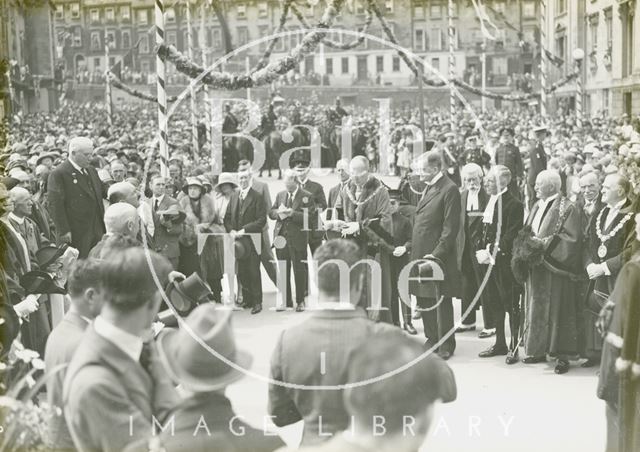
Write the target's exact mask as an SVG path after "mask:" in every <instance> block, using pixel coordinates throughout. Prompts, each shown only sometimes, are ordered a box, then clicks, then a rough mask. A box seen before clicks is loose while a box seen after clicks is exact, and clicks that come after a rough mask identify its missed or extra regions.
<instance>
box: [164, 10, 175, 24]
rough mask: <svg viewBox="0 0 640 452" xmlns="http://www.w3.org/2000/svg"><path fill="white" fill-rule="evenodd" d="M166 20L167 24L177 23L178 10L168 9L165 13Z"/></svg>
mask: <svg viewBox="0 0 640 452" xmlns="http://www.w3.org/2000/svg"><path fill="white" fill-rule="evenodd" d="M164 18H165V20H166V21H167V22H169V23H171V22H175V21H176V10H175V9H173V8H167V9H166V11H165V12H164Z"/></svg>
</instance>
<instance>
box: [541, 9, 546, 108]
mask: <svg viewBox="0 0 640 452" xmlns="http://www.w3.org/2000/svg"><path fill="white" fill-rule="evenodd" d="M546 16H547V2H546V0H540V116H542V117H543V118H546V117H547V56H546V55H545V52H544V49H545V45H546V43H547V17H546Z"/></svg>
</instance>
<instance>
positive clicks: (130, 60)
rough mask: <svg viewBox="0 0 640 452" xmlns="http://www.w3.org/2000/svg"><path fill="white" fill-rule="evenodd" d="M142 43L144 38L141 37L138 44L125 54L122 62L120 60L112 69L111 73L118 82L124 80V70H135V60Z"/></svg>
mask: <svg viewBox="0 0 640 452" xmlns="http://www.w3.org/2000/svg"><path fill="white" fill-rule="evenodd" d="M141 42H142V37H140V38H139V39H138V42H136V43H135V45H134V46H133V47H131V48H130V49H129V51H128V52H127V53H125V55H124V56H123V57H122V59H121V60H118V62H116V64H114V65H113V66H112V67H111V69H110V72H111V73H112V74H113V75H115V76H116V77H117V78H118V80H121V79H122V70H123V69H124V68H129V70H131V69H132V68H133V66H134V64H135V59H134V58H135V56H136V55H137V54H138V47H139V46H140V43H141Z"/></svg>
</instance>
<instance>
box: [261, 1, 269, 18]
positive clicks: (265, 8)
mask: <svg viewBox="0 0 640 452" xmlns="http://www.w3.org/2000/svg"><path fill="white" fill-rule="evenodd" d="M268 15H269V9H268V6H267V2H260V3H258V17H267V16H268Z"/></svg>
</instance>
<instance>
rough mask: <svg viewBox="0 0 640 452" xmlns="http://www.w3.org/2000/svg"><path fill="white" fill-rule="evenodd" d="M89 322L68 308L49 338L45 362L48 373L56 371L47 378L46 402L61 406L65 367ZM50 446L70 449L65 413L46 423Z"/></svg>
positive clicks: (70, 442)
mask: <svg viewBox="0 0 640 452" xmlns="http://www.w3.org/2000/svg"><path fill="white" fill-rule="evenodd" d="M88 325H89V323H88V322H87V321H86V320H85V319H83V318H82V317H80V315H78V313H76V312H74V311H69V312H67V314H66V315H65V316H64V318H63V319H62V321H61V322H60V323H59V324H58V326H56V327H55V328H54V329H53V331H51V334H50V335H49V338H48V339H47V346H46V348H45V352H44V364H45V369H47V372H55V373H53V374H52V375H51V376H50V377H49V378H48V379H47V403H49V405H51V406H55V407H58V408H60V409H62V408H63V404H62V389H63V385H64V378H65V375H66V374H67V367H65V366H66V365H68V364H69V363H70V362H71V358H73V355H74V353H75V352H76V349H77V348H78V346H79V345H80V341H81V340H82V337H83V336H84V332H85V330H86V329H87V326H88ZM48 446H49V447H51V448H52V449H72V448H73V439H72V438H71V434H70V433H69V429H68V428H67V423H66V421H65V419H64V414H63V413H60V415H59V416H58V415H53V416H52V417H51V420H50V423H49V444H48Z"/></svg>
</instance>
